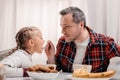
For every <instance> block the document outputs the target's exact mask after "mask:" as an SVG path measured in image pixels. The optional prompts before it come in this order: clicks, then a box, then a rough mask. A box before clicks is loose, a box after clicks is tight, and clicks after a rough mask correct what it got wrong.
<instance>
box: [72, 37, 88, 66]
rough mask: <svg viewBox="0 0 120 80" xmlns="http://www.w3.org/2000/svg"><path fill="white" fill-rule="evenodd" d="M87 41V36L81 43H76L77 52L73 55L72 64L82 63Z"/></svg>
mask: <svg viewBox="0 0 120 80" xmlns="http://www.w3.org/2000/svg"><path fill="white" fill-rule="evenodd" d="M88 43H89V38H88V39H86V40H85V41H84V42H82V43H76V46H77V52H76V55H75V59H74V64H82V61H83V58H84V56H85V51H86V48H87V45H88Z"/></svg>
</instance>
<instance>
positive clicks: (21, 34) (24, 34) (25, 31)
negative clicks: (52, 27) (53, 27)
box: [9, 26, 39, 55]
mask: <svg viewBox="0 0 120 80" xmlns="http://www.w3.org/2000/svg"><path fill="white" fill-rule="evenodd" d="M35 30H39V29H38V28H37V27H34V26H29V27H23V28H22V29H20V30H19V31H18V33H17V34H16V36H15V39H16V43H17V47H15V48H14V49H12V50H11V51H10V52H9V55H10V54H12V53H13V52H14V51H16V50H17V49H23V50H25V49H26V45H25V43H26V41H28V40H29V39H31V38H32V33H31V32H33V31H35Z"/></svg>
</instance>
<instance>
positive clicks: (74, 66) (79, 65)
mask: <svg viewBox="0 0 120 80" xmlns="http://www.w3.org/2000/svg"><path fill="white" fill-rule="evenodd" d="M82 67H86V68H87V70H88V72H91V69H92V65H83V64H73V71H74V70H76V69H80V68H82Z"/></svg>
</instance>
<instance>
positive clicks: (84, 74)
mask: <svg viewBox="0 0 120 80" xmlns="http://www.w3.org/2000/svg"><path fill="white" fill-rule="evenodd" d="M115 72H116V71H114V70H111V71H106V72H99V73H90V72H88V70H87V68H86V67H85V66H83V67H81V68H80V69H76V70H75V71H74V72H73V74H72V77H75V78H110V77H112V76H113V75H114V74H115Z"/></svg>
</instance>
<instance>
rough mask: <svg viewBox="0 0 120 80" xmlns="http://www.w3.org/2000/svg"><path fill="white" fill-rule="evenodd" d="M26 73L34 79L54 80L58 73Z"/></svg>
mask: <svg viewBox="0 0 120 80" xmlns="http://www.w3.org/2000/svg"><path fill="white" fill-rule="evenodd" d="M27 73H28V75H29V76H30V77H31V78H33V79H35V80H56V77H57V76H58V75H59V72H58V73H42V72H29V71H27Z"/></svg>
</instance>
